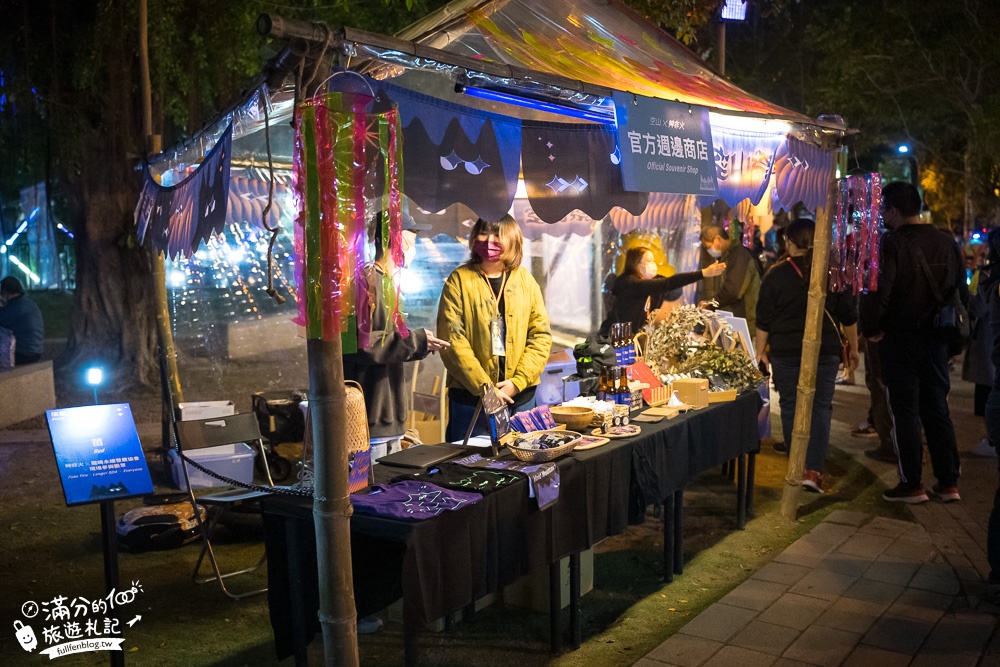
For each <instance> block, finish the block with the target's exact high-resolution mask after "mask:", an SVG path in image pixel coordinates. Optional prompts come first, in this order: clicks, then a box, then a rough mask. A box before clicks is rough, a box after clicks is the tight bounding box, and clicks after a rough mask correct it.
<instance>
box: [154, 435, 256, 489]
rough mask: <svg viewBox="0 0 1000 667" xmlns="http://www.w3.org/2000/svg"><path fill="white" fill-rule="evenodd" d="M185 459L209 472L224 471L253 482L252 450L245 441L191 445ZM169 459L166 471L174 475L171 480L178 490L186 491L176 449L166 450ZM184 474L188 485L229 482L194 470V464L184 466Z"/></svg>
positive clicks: (243, 480)
mask: <svg viewBox="0 0 1000 667" xmlns="http://www.w3.org/2000/svg"><path fill="white" fill-rule="evenodd" d="M185 453H186V454H187V456H188V458H189V459H191V460H193V461H196V462H198V463H199V464H201V465H203V466H205V467H206V468H208V469H209V470H211V471H212V472H216V473H219V474H220V475H225V476H226V477H229V478H232V479H235V480H236V481H238V482H243V483H245V484H250V483H252V482H253V457H254V454H255V452H254V450H253V449H252V448H251V447H249V446H248V445H247V444H246V443H242V442H239V443H235V444H232V445H220V446H218V447H205V448H204V449H194V450H189V451H187V452H185ZM167 458H168V459H169V461H170V472H171V476H172V477H173V479H174V484H175V485H176V486H177V488H178V489H180V490H181V491H187V484H185V483H184V470H183V469H182V466H183V462H182V461H181V458H180V457H179V456H177V452H175V451H170V452H168V454H167ZM188 477H189V478H190V479H191V488H193V489H210V488H214V487H220V486H222V487H227V486H229V484H227V483H226V482H223V481H222V480H219V479H215V478H214V477H212V476H211V475H207V474H205V473H203V472H202V471H200V470H198V469H197V468H195V467H194V466H191V465H189V466H188Z"/></svg>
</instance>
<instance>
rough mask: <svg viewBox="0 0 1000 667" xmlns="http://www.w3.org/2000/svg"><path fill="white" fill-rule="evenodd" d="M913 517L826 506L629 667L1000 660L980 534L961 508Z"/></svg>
mask: <svg viewBox="0 0 1000 667" xmlns="http://www.w3.org/2000/svg"><path fill="white" fill-rule="evenodd" d="M913 510H914V516H915V518H916V520H917V523H911V522H907V521H899V520H895V519H887V518H884V517H874V518H873V517H871V516H867V515H864V514H859V513H856V512H845V511H842V510H838V511H834V512H832V513H831V514H830V515H829V516H828V517H827V518H826V520H825V521H823V522H822V523H821V524H819V525H818V526H816V527H815V528H813V529H812V530H811V531H810V532H809V533H808V534H806V535H804V536H803V537H802V538H800V539H799V540H798V541H796V542H795V543H794V544H792V545H791V546H789V547H788V548H787V549H785V551H783V552H782V553H781V554H779V555H778V556H776V557H775V558H774V560H773V561H772V562H771V563H768V564H767V565H765V566H764V567H762V568H761V569H760V570H758V571H757V572H755V573H754V574H753V576H751V577H750V578H749V579H748V580H747V581H745V582H743V583H742V584H740V585H739V586H737V587H736V588H735V589H733V590H732V591H731V592H730V593H729V594H728V595H726V596H725V597H723V598H722V599H721V600H719V601H718V602H716V603H715V604H713V605H712V606H710V607H709V608H708V609H706V610H705V611H703V612H702V613H701V614H699V615H698V616H696V617H695V618H694V619H692V620H691V621H689V622H688V623H687V625H685V626H684V627H683V628H681V630H680V631H679V632H678V633H677V634H675V635H674V636H672V637H670V638H669V639H667V640H666V641H665V642H663V644H661V645H660V646H658V647H657V648H656V649H655V650H653V651H651V652H650V653H649V654H648V655H646V656H645V657H644V658H642V659H641V660H640V661H639V662H638V663H636V664H637V665H638V666H639V667H663V666H664V665H670V666H673V667H702V666H705V667H716V666H719V667H722V666H725V667H731V666H735V665H740V666H747V667H756V666H758V665H759V666H760V667H771V666H773V667H794V666H796V665H820V666H823V667H836V666H843V667H861V666H867V665H877V666H878V667H895V666H896V665H899V666H900V667H902V666H903V665H909V666H911V667H919V666H923V665H927V666H934V667H941V666H943V665H947V666H948V667H952V666H955V667H962V666H964V665H968V666H969V667H975V666H977V665H980V666H982V667H987V666H989V667H1000V631H998V628H997V614H998V612H1000V609H998V608H997V607H995V606H993V605H990V604H987V603H986V602H984V601H983V600H982V599H981V596H982V593H983V589H984V584H983V577H985V575H986V573H987V571H988V570H987V569H985V568H986V554H985V551H984V548H985V534H983V530H982V526H981V525H980V523H978V522H976V521H973V520H972V519H971V518H970V517H969V516H968V514H967V512H966V511H965V508H964V507H963V506H962V504H961V503H952V504H950V505H944V504H941V503H937V502H930V503H926V504H924V505H919V506H917V507H914V508H913Z"/></svg>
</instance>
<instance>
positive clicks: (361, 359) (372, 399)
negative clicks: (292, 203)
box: [344, 214, 448, 462]
mask: <svg viewBox="0 0 1000 667" xmlns="http://www.w3.org/2000/svg"><path fill="white" fill-rule="evenodd" d="M375 226H376V229H377V230H379V229H381V224H380V223H379V222H378V221H377V220H376V224H375ZM421 229H427V227H426V226H424V227H421V226H419V225H417V224H416V222H415V221H414V220H413V218H412V217H410V216H409V215H408V214H403V231H402V233H401V242H402V246H403V253H404V256H409V257H412V253H413V249H414V248H415V247H416V246H415V245H414V244H415V241H416V238H417V232H418V231H420V230H421ZM377 234H378V232H376V235H377ZM390 243H391V241H390ZM387 245H388V244H387ZM381 246H382V244H381V243H376V244H375V247H376V248H381ZM376 252H377V254H376V256H375V261H374V262H373V263H372V264H371V265H369V266H368V267H367V269H366V276H367V280H368V284H369V285H371V286H373V288H372V289H371V294H372V297H373V299H374V310H373V312H372V316H371V322H372V333H371V338H370V340H369V344H368V347H366V348H365V349H363V350H358V351H357V352H355V353H353V354H345V355H344V379H345V380H354V381H356V382H357V383H358V384H360V385H361V389H362V391H363V392H364V395H365V407H366V409H367V411H368V431H369V437H370V438H371V441H372V461H373V462H374V461H375V460H377V459H378V458H379V457H381V456H384V455H386V454H391V453H393V452H394V451H399V449H400V448H401V444H400V440H401V439H402V436H403V434H404V433H406V418H407V416H408V412H409V408H408V406H409V400H408V397H407V395H406V394H407V392H408V391H409V385H408V384H407V382H406V380H405V378H404V368H403V364H405V363H406V362H408V361H417V360H419V359H423V358H424V357H426V356H427V355H428V354H431V353H433V352H437V351H438V350H440V349H442V348H444V347H447V346H448V343H447V342H446V341H443V340H440V339H438V338H436V337H435V336H434V335H433V334H432V332H430V331H428V330H426V329H411V330H410V333H409V336H406V337H405V338H404V337H403V336H402V335H400V333H399V331H397V330H396V327H395V326H392V325H391V323H390V322H388V319H389V313H388V309H387V307H386V304H385V301H384V299H383V295H382V289H381V285H382V278H383V277H384V276H385V275H387V274H388V275H392V274H393V273H395V272H396V265H395V263H394V262H393V260H392V253H391V252H386V253H384V254H383V253H381V252H379V251H376ZM407 261H411V260H409V259H407Z"/></svg>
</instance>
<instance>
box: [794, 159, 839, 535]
mask: <svg viewBox="0 0 1000 667" xmlns="http://www.w3.org/2000/svg"><path fill="white" fill-rule="evenodd" d="M835 188H836V181H835V180H834V178H833V173H832V171H831V173H830V191H829V192H828V193H827V197H826V207H825V208H821V209H819V210H818V211H816V232H815V235H814V236H813V256H812V269H811V271H810V272H809V302H808V305H807V306H806V330H805V337H804V338H803V339H802V360H801V362H800V364H799V385H798V388H797V390H796V391H797V393H796V398H795V422H794V426H793V427H792V442H791V447H790V448H789V450H788V471H787V472H786V473H785V488H784V490H783V491H782V493H781V516H782V518H784V519H786V520H788V521H794V520H795V515H796V513H797V511H798V507H799V492H800V491H801V488H802V468H803V466H804V465H805V462H806V450H807V449H808V448H809V429H810V427H811V425H812V406H813V398H814V397H815V395H816V366H817V364H818V362H819V348H820V345H821V344H822V341H823V309H824V308H825V307H826V287H827V281H828V277H827V276H828V273H829V263H830V224H831V221H830V211H831V210H832V209H833V205H834V201H835V197H836V194H835V193H836V190H835Z"/></svg>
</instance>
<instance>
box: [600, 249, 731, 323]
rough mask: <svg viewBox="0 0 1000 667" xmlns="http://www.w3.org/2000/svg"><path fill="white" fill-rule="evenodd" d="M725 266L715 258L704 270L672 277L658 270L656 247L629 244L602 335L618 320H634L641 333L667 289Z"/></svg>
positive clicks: (632, 321) (690, 281) (716, 273)
mask: <svg viewBox="0 0 1000 667" xmlns="http://www.w3.org/2000/svg"><path fill="white" fill-rule="evenodd" d="M725 270H726V265H725V264H723V263H721V262H715V263H714V264H712V265H711V266H706V267H705V268H704V269H701V270H700V271H692V272H691V273H675V274H674V275H672V276H670V277H669V278H668V277H666V276H661V275H659V274H658V272H657V266H656V258H655V257H654V256H653V251H652V250H650V249H649V248H647V247H646V246H635V247H634V248H629V250H628V252H626V253H625V268H624V269H622V272H621V273H620V274H619V275H618V276H617V277H616V278H615V284H614V286H613V287H612V288H611V293H612V294H613V295H614V297H615V301H614V305H613V306H612V307H611V310H610V311H609V312H608V316H607V317H606V318H605V319H604V322H602V323H601V328H600V335H602V336H606V335H608V333H609V332H610V331H611V325H612V324H614V323H615V322H631V323H632V331H633V332H634V333H639V332H640V331H642V328H643V327H644V326H645V325H646V321H647V320H648V319H649V313H650V312H651V311H653V310H655V309H657V308H659V307H660V302H661V301H663V296H664V295H665V294H666V293H667V292H670V291H672V290H676V289H679V288H681V287H684V286H685V285H690V284H691V283H696V282H698V281H699V280H701V279H702V278H703V277H714V276H719V275H722V272H723V271H725Z"/></svg>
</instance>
